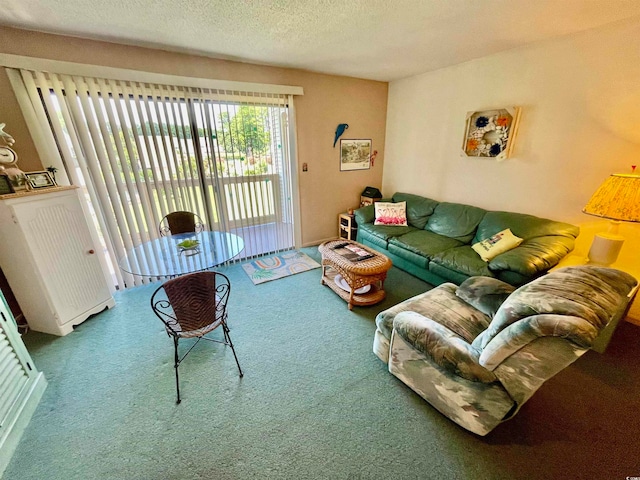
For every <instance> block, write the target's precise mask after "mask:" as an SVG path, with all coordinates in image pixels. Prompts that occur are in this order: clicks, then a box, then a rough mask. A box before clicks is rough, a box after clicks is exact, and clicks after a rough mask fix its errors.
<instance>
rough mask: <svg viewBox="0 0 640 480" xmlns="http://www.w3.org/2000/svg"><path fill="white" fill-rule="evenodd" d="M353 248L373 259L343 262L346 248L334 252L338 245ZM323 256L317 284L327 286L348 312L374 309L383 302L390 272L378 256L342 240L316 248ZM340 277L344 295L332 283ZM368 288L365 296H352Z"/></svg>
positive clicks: (334, 283) (362, 246)
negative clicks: (320, 277)
mask: <svg viewBox="0 0 640 480" xmlns="http://www.w3.org/2000/svg"><path fill="white" fill-rule="evenodd" d="M341 244H343V245H355V246H358V247H360V248H362V249H363V250H366V251H367V252H369V253H370V254H372V255H373V257H372V258H368V259H366V260H361V261H353V260H349V259H347V258H345V256H344V254H348V253H349V252H350V251H349V250H348V249H346V248H345V247H341V248H335V247H336V246H337V245H341ZM318 251H319V252H320V254H321V255H322V279H321V280H320V283H322V285H327V286H328V287H329V288H331V290H333V291H334V292H336V293H337V294H338V295H339V296H340V298H342V299H343V300H345V301H346V302H347V305H348V307H349V310H352V309H353V306H354V305H357V306H364V305H374V304H376V303H379V302H381V301H382V300H384V297H385V292H384V290H383V288H382V286H383V284H384V280H385V278H387V272H388V271H389V269H390V268H391V265H392V263H391V260H389V259H388V258H387V257H385V256H384V255H382V254H381V253H379V252H376V251H374V250H371V249H369V248H367V247H365V246H364V245H362V244H360V243H358V242H354V241H352V240H345V239H344V238H341V239H337V240H331V241H328V242H325V243H323V244H322V245H320V246H319V247H318ZM338 274H340V275H342V278H344V280H345V282H346V283H347V285H349V287H350V289H351V290H350V291H346V290H344V289H342V288H340V286H338V285H337V284H336V282H335V277H336V275H338ZM367 285H371V287H370V289H369V291H368V292H366V293H361V294H358V293H355V291H356V290H358V289H360V288H362V287H365V286H367Z"/></svg>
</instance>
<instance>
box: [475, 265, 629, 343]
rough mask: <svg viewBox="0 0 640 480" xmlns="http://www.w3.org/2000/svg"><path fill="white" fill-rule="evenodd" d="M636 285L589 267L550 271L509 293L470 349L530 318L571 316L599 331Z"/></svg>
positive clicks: (620, 275)
mask: <svg viewBox="0 0 640 480" xmlns="http://www.w3.org/2000/svg"><path fill="white" fill-rule="evenodd" d="M636 283H637V281H636V279H635V278H633V277H632V276H631V275H629V274H628V273H625V272H621V271H620V270H615V269H610V268H602V267H594V266H590V265H582V266H578V267H565V268H561V269H559V270H556V271H553V272H551V273H549V274H547V275H544V276H542V277H540V278H538V279H536V280H535V281H533V282H531V283H528V284H526V285H524V286H522V287H520V288H518V289H517V290H516V291H515V292H513V293H512V294H511V295H510V296H509V298H507V300H505V302H504V303H503V304H502V305H501V306H500V308H499V309H498V311H497V312H496V314H495V316H494V317H493V320H492V321H491V324H490V325H489V328H487V330H485V331H484V332H482V333H481V334H480V335H478V337H477V338H476V339H475V340H474V346H475V347H477V348H480V349H483V348H484V347H486V346H487V344H488V343H489V342H490V341H491V340H492V339H493V338H494V337H495V336H496V335H497V334H498V333H500V332H501V331H502V330H503V329H505V328H507V327H508V326H509V325H511V324H513V323H515V322H517V321H518V320H520V319H522V318H526V317H529V316H532V315H540V314H557V315H573V316H577V317H580V318H583V319H585V320H586V321H588V322H589V323H591V324H592V325H593V326H594V327H596V328H597V329H598V330H600V329H601V328H603V327H604V326H606V324H607V323H608V322H609V320H611V318H612V313H614V312H617V311H618V309H619V306H620V305H623V304H626V301H627V300H626V295H627V294H628V292H629V291H630V290H631V289H632V288H633V287H634V286H635V285H636Z"/></svg>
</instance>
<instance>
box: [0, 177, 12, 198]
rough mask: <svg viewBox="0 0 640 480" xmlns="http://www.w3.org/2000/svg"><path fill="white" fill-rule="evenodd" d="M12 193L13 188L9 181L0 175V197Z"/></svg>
mask: <svg viewBox="0 0 640 480" xmlns="http://www.w3.org/2000/svg"><path fill="white" fill-rule="evenodd" d="M9 193H13V187H12V186H11V180H9V177H7V176H6V175H0V195H7V194H9Z"/></svg>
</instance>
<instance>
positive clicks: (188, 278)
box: [151, 272, 244, 403]
mask: <svg viewBox="0 0 640 480" xmlns="http://www.w3.org/2000/svg"><path fill="white" fill-rule="evenodd" d="M230 291H231V284H230V283H229V279H228V278H227V277H226V276H225V275H223V274H221V273H217V272H197V273H190V274H188V275H183V276H181V277H177V278H174V279H172V280H169V281H167V282H165V283H164V284H163V285H161V286H160V287H159V288H158V289H156V291H155V292H153V295H152V296H151V308H152V309H153V312H154V313H155V314H156V315H157V316H158V318H160V320H162V322H163V323H164V325H165V328H166V330H167V334H168V335H169V336H170V337H173V345H174V368H175V372H176V393H177V401H176V403H180V401H181V400H180V382H179V377H178V367H179V366H180V363H181V362H182V361H183V360H184V359H185V357H186V356H187V355H188V354H189V352H191V350H192V349H193V347H195V346H196V345H197V344H198V342H199V341H200V339H202V338H204V339H205V340H209V341H212V342H217V343H222V344H224V345H229V346H230V347H231V351H232V352H233V356H234V358H235V360H236V365H238V371H239V372H240V377H242V376H243V375H244V373H243V372H242V369H241V368H240V363H239V362H238V356H237V355H236V351H235V349H234V348H233V343H232V342H231V337H230V336H229V327H228V326H227V301H228V300H229V293H230ZM161 292H163V293H164V295H163V294H162V293H161ZM220 326H222V331H223V333H224V340H216V339H213V338H208V337H205V335H206V334H207V333H209V332H212V331H213V330H215V329H216V328H218V327H220ZM182 338H197V340H196V342H195V343H194V344H193V345H192V346H191V347H190V348H189V350H188V351H187V352H186V353H185V354H184V355H183V356H182V358H180V356H179V354H178V341H179V340H180V339H182Z"/></svg>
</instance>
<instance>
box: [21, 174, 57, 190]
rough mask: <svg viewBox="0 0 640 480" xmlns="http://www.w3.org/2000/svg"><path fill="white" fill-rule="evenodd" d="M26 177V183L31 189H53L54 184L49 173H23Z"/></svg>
mask: <svg viewBox="0 0 640 480" xmlns="http://www.w3.org/2000/svg"><path fill="white" fill-rule="evenodd" d="M25 175H26V176H27V182H28V183H29V186H30V187H31V188H47V187H55V186H56V182H54V181H53V178H52V177H51V174H50V173H49V172H47V171H46V170H45V171H42V172H25Z"/></svg>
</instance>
